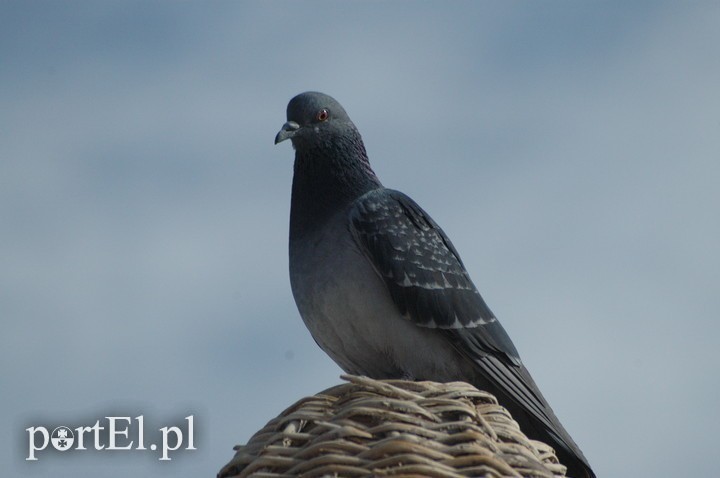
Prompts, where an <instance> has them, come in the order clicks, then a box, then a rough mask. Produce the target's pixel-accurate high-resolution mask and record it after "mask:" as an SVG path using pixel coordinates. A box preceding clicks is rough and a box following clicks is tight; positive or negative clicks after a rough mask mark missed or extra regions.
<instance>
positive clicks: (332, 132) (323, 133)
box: [275, 91, 359, 151]
mask: <svg viewBox="0 0 720 478" xmlns="http://www.w3.org/2000/svg"><path fill="white" fill-rule="evenodd" d="M346 136H358V137H359V133H358V132H357V129H356V128H355V125H354V124H353V123H352V121H350V118H349V117H348V115H347V113H346V112H345V110H344V109H343V107H342V106H341V105H340V103H338V102H337V101H336V100H335V99H334V98H332V97H331V96H328V95H326V94H323V93H318V92H314V91H308V92H305V93H300V94H299V95H297V96H296V97H295V98H293V99H292V100H290V103H288V107H287V123H285V124H284V125H283V127H282V128H281V129H280V131H279V132H278V134H277V136H275V144H278V143H281V142H283V141H285V140H286V139H289V140H291V141H292V144H293V147H294V148H295V149H296V150H298V151H299V150H303V149H309V148H315V147H318V146H320V145H322V144H329V143H335V142H336V141H337V140H340V139H342V138H343V137H346Z"/></svg>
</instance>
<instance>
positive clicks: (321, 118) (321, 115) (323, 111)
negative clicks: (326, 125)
mask: <svg viewBox="0 0 720 478" xmlns="http://www.w3.org/2000/svg"><path fill="white" fill-rule="evenodd" d="M329 117H330V112H329V111H328V110H326V109H325V108H323V109H321V110H320V111H318V114H317V120H318V121H325V120H327V119H328V118H329Z"/></svg>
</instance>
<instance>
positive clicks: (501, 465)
mask: <svg viewBox="0 0 720 478" xmlns="http://www.w3.org/2000/svg"><path fill="white" fill-rule="evenodd" d="M343 379H345V380H347V381H348V382H349V383H346V384H342V385H338V386H336V387H333V388H330V389H328V390H325V391H324V392H321V393H319V394H317V395H315V396H312V397H307V398H304V399H302V400H300V401H299V402H297V403H295V404H294V405H293V406H291V407H290V408H288V409H287V410H285V411H284V412H283V413H281V414H280V415H279V416H278V417H277V418H274V419H273V420H271V421H270V422H269V423H268V424H267V425H266V426H265V427H264V428H263V429H262V430H260V431H258V432H257V433H256V434H255V435H253V437H252V438H250V441H249V442H248V443H247V445H238V446H236V447H235V450H236V451H237V453H236V454H235V457H234V458H233V459H232V460H231V461H230V463H228V464H227V465H225V467H224V468H223V469H222V470H221V471H220V473H219V474H218V477H222V478H227V477H246V476H254V477H264V478H271V477H272V478H277V477H290V476H302V477H325V476H330V477H335V476H338V477H356V476H394V477H411V476H412V477H431V478H461V477H468V476H473V477H492V478H494V477H511V476H512V477H537V478H540V477H542V478H555V477H564V476H565V467H564V466H563V465H560V464H559V463H558V461H557V458H556V457H555V452H554V451H553V449H552V448H551V447H549V446H548V445H545V444H544V443H541V442H538V441H534V440H530V439H528V438H527V437H526V436H525V435H524V434H523V433H522V432H521V431H520V428H519V427H518V425H517V423H516V422H515V421H514V420H513V419H512V417H511V416H510V414H509V413H508V412H507V410H505V409H504V408H503V407H501V406H499V405H498V404H497V400H496V399H495V397H494V396H492V395H490V394H489V393H487V392H482V391H479V390H478V389H476V388H475V387H473V386H472V385H470V384H467V383H463V382H454V383H436V382H411V381H405V380H372V379H369V378H367V377H356V376H351V375H346V376H343Z"/></svg>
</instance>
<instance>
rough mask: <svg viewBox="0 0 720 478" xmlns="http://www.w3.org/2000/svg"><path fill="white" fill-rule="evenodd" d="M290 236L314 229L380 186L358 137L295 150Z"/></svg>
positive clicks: (293, 236) (297, 235) (296, 235)
mask: <svg viewBox="0 0 720 478" xmlns="http://www.w3.org/2000/svg"><path fill="white" fill-rule="evenodd" d="M294 169H295V171H294V176H293V187H292V204H291V211H290V239H293V238H297V237H299V236H302V235H304V234H306V233H308V232H312V231H314V230H317V229H318V228H319V227H320V226H322V225H323V224H324V223H325V221H327V220H328V219H329V218H330V217H331V216H332V215H333V214H335V213H337V212H338V211H340V210H343V209H345V208H347V207H348V206H349V205H350V203H352V202H353V201H354V200H355V199H357V198H359V197H360V196H362V195H363V194H365V193H366V192H368V191H371V190H373V189H377V188H379V187H381V186H382V184H381V183H380V180H379V179H378V178H377V176H376V175H375V173H374V172H373V170H372V168H371V167H370V162H369V161H368V158H367V153H366V152H365V147H364V146H363V144H362V140H361V139H359V138H357V139H356V140H355V141H349V142H347V144H342V143H340V144H338V143H337V142H335V143H334V145H333V148H312V149H310V150H306V149H304V148H303V149H302V150H298V151H296V153H295V168H294Z"/></svg>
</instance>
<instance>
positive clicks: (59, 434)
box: [45, 427, 75, 451]
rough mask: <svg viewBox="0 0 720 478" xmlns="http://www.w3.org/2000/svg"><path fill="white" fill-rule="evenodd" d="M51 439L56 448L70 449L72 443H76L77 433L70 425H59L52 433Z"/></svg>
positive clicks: (61, 449)
mask: <svg viewBox="0 0 720 478" xmlns="http://www.w3.org/2000/svg"><path fill="white" fill-rule="evenodd" d="M50 441H51V442H52V444H53V446H54V447H55V449H56V450H60V451H65V450H69V449H70V448H71V447H72V444H73V443H75V435H73V432H72V430H70V429H69V428H68V427H57V428H56V429H55V430H53V432H52V435H50ZM45 443H47V442H45Z"/></svg>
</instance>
